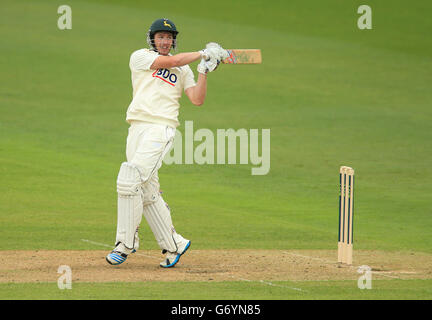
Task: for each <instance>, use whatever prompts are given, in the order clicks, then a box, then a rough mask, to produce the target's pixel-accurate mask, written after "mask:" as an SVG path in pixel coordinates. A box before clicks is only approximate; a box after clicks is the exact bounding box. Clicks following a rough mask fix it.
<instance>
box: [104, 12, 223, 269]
mask: <svg viewBox="0 0 432 320" xmlns="http://www.w3.org/2000/svg"><path fill="white" fill-rule="evenodd" d="M178 34H179V32H178V30H177V28H176V26H175V24H174V22H173V21H171V20H169V19H158V20H156V21H154V22H153V23H152V25H151V26H150V29H149V30H148V32H147V43H148V45H149V49H140V50H137V51H135V52H133V53H132V55H131V57H130V62H129V67H130V70H131V78H132V89H133V98H132V102H131V103H130V105H129V107H128V110H127V113H126V121H127V122H128V123H129V124H130V127H129V132H128V136H127V142H126V160H127V161H126V162H123V163H122V164H121V166H120V170H119V173H118V177H117V194H118V199H117V234H116V240H115V248H114V249H113V250H112V251H111V253H109V254H108V255H107V256H106V261H107V262H108V263H110V264H112V265H118V264H121V263H123V262H124V261H125V260H126V258H127V257H128V255H129V254H131V253H134V252H136V250H138V247H139V238H138V227H139V225H140V223H141V220H142V216H143V215H144V217H145V219H146V220H147V223H148V224H149V226H150V229H151V230H152V232H153V234H154V236H155V238H156V241H157V243H158V245H159V247H160V248H161V249H162V254H165V258H164V259H163V261H162V262H161V263H160V266H161V267H163V268H170V267H173V266H175V265H176V264H177V262H178V261H179V259H180V257H181V255H183V254H184V253H185V252H186V251H187V250H188V248H189V247H190V244H191V241H190V240H188V239H186V238H184V237H183V236H181V235H180V234H179V233H177V232H176V230H175V229H174V226H173V222H172V219H171V213H170V209H169V207H168V205H167V204H166V203H165V201H164V200H163V198H162V196H161V193H160V191H159V178H158V170H159V169H160V167H161V165H162V160H163V158H164V156H165V154H166V153H167V152H168V151H169V150H170V148H171V146H172V144H173V139H174V135H175V131H176V127H177V126H178V125H179V121H178V114H179V108H180V105H179V99H180V97H181V95H182V93H183V91H184V92H185V94H186V96H187V97H188V98H189V100H190V101H191V102H192V104H194V105H197V106H200V105H202V104H203V103H204V100H205V97H206V92H207V73H208V72H212V71H214V70H215V69H216V67H217V66H218V65H219V63H220V62H221V61H222V60H223V59H226V58H227V57H228V53H227V51H226V50H225V49H223V48H222V47H221V46H220V45H219V44H217V43H214V42H211V43H208V44H207V45H206V48H204V49H203V50H200V51H197V52H185V53H178V54H174V55H172V54H171V53H170V52H171V50H173V49H175V48H176V47H177V36H178ZM197 60H201V62H200V63H199V64H198V67H197V71H198V80H197V82H195V79H194V74H193V72H192V70H191V68H190V67H189V66H188V64H189V63H191V62H194V61H197Z"/></svg>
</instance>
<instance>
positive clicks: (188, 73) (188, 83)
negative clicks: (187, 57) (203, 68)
mask: <svg viewBox="0 0 432 320" xmlns="http://www.w3.org/2000/svg"><path fill="white" fill-rule="evenodd" d="M195 85H196V83H195V78H194V74H193V72H192V70H191V68H190V67H189V66H188V65H186V66H185V68H184V76H183V88H184V90H186V89H188V88H190V87H193V86H195Z"/></svg>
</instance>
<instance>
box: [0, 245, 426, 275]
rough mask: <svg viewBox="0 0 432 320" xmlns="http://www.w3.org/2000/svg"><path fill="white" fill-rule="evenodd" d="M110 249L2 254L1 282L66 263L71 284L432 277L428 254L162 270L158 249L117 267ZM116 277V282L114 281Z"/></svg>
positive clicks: (207, 261) (195, 260) (240, 259)
mask: <svg viewBox="0 0 432 320" xmlns="http://www.w3.org/2000/svg"><path fill="white" fill-rule="evenodd" d="M108 252H109V250H93V251H91V250H79V251H78V250H77V251H66V250H65V251H62V250H34V251H12V250H11V251H2V253H3V254H4V255H5V256H7V259H3V260H2V263H1V265H0V283H24V282H27V283H35V282H56V281H57V279H58V277H59V274H58V273H57V270H58V268H59V267H60V266H62V265H67V266H69V267H70V268H71V270H72V281H73V282H113V281H121V282H140V281H332V280H356V279H358V277H359V273H358V272H357V270H358V268H359V266H362V265H367V266H369V267H370V268H371V270H372V273H373V277H374V279H377V280H378V279H431V278H432V255H431V254H428V253H420V252H387V251H362V250H356V251H355V254H354V259H353V265H352V266H347V265H340V264H338V263H337V250H240V249H238V250H222V249H221V250H194V249H193V248H192V250H190V251H188V252H187V253H186V254H185V255H184V256H182V258H181V259H180V262H179V263H178V264H177V265H176V267H174V268H170V269H163V268H160V267H159V262H160V261H162V260H163V256H162V254H161V253H160V251H159V250H140V251H138V252H137V253H134V254H132V255H131V256H129V257H128V259H127V260H126V261H125V262H124V263H123V264H121V265H119V266H112V265H109V264H108V263H107V262H106V261H105V256H106V254H107V253H108ZM114 279H115V280H114Z"/></svg>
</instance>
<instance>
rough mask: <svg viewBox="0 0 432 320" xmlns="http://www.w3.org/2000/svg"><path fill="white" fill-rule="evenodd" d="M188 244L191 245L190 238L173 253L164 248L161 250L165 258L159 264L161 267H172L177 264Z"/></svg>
mask: <svg viewBox="0 0 432 320" xmlns="http://www.w3.org/2000/svg"><path fill="white" fill-rule="evenodd" d="M185 240H186V239H185ZM190 245H191V242H190V240H186V242H185V243H184V245H183V246H182V248H181V249H180V250H178V251H177V252H174V253H173V252H168V251H166V250H163V251H162V253H166V256H165V260H164V261H162V262H161V263H160V264H159V265H160V266H161V267H162V268H172V267H174V266H175V265H176V264H177V262H179V260H180V257H181V256H182V255H183V254H185V253H186V251H187V250H188V249H189V247H190ZM179 252H180V253H179Z"/></svg>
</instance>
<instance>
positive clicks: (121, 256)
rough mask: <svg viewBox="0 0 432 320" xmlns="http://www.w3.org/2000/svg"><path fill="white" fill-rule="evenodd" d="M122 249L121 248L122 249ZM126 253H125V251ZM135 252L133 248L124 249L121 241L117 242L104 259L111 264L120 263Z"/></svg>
mask: <svg viewBox="0 0 432 320" xmlns="http://www.w3.org/2000/svg"><path fill="white" fill-rule="evenodd" d="M122 249H123V250H122ZM125 251H126V252H127V253H126V252H125ZM134 252H136V250H135V249H133V250H128V249H126V248H125V247H124V246H123V244H122V243H119V244H118V245H117V246H116V247H115V249H114V250H113V251H111V253H109V254H108V255H107V256H106V257H105V260H106V261H107V262H108V263H109V264H112V265H113V266H116V265H119V264H122V263H123V262H125V261H126V259H127V257H128V255H129V254H131V253H134Z"/></svg>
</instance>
